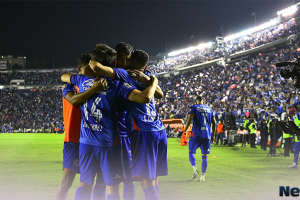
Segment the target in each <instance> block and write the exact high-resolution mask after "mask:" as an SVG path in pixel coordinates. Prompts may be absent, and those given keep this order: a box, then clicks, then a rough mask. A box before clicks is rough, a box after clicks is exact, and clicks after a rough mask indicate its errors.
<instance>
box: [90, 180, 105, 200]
mask: <svg viewBox="0 0 300 200" xmlns="http://www.w3.org/2000/svg"><path fill="white" fill-rule="evenodd" d="M105 196H106V185H105V183H104V182H103V183H102V182H99V181H98V179H97V181H96V184H95V186H94V190H93V200H105Z"/></svg>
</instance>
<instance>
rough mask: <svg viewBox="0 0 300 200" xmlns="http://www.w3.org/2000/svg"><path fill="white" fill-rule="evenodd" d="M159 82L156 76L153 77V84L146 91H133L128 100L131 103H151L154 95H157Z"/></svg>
mask: <svg viewBox="0 0 300 200" xmlns="http://www.w3.org/2000/svg"><path fill="white" fill-rule="evenodd" d="M157 83H158V80H157V78H155V77H154V76H151V84H150V85H149V86H148V87H147V88H146V89H145V90H144V91H140V90H136V89H135V90H133V91H132V92H131V93H130V94H129V96H128V99H129V100H130V101H135V102H138V103H149V102H150V101H151V99H152V98H153V95H154V93H155V88H156V86H157Z"/></svg>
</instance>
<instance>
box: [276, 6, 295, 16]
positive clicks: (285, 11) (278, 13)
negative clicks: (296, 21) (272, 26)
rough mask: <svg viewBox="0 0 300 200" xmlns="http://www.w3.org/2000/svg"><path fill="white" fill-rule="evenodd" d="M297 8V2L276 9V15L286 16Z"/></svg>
mask: <svg viewBox="0 0 300 200" xmlns="http://www.w3.org/2000/svg"><path fill="white" fill-rule="evenodd" d="M297 10H298V8H297V4H296V5H293V6H290V7H288V8H285V9H282V10H280V11H277V15H282V16H288V15H292V14H294V13H295V12H296V11H297Z"/></svg>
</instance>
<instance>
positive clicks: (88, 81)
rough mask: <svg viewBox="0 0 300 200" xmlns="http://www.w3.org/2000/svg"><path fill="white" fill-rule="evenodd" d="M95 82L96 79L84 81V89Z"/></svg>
mask: <svg viewBox="0 0 300 200" xmlns="http://www.w3.org/2000/svg"><path fill="white" fill-rule="evenodd" d="M93 84H94V79H88V80H86V81H84V82H83V83H82V88H83V89H84V90H88V89H90V88H91V87H92V86H93Z"/></svg>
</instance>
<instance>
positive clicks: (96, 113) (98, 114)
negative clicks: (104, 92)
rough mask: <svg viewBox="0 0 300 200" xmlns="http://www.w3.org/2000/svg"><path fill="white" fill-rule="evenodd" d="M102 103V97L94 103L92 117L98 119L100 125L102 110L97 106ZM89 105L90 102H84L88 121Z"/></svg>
mask: <svg viewBox="0 0 300 200" xmlns="http://www.w3.org/2000/svg"><path fill="white" fill-rule="evenodd" d="M100 101H101V98H100V97H97V98H96V100H95V101H94V102H93V105H92V108H91V116H92V117H95V118H96V121H97V122H98V123H100V120H101V119H102V113H101V110H100V109H97V105H98V104H99V103H100ZM87 103H88V100H86V101H85V102H84V105H83V107H84V116H85V119H86V120H88V119H89V118H88V110H87Z"/></svg>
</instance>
